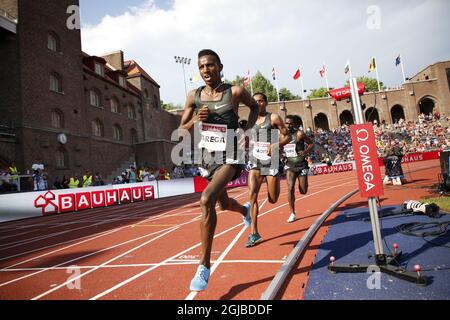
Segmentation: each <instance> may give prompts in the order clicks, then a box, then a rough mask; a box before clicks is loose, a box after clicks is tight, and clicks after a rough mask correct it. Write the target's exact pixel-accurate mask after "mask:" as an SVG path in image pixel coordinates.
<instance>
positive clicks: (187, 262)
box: [0, 259, 286, 273]
mask: <svg viewBox="0 0 450 320" xmlns="http://www.w3.org/2000/svg"><path fill="white" fill-rule="evenodd" d="M199 261H200V260H176V259H175V260H172V261H168V262H167V263H165V264H163V265H164V266H181V265H192V264H194V265H195V264H198V263H199ZM215 262H216V260H211V263H215ZM284 262H286V260H222V261H221V262H220V263H221V264H231V263H241V264H260V263H264V264H283V263H284ZM157 264H158V263H140V264H139V263H137V264H117V265H115V264H110V265H107V266H77V265H75V266H68V267H42V268H18V269H8V270H0V273H1V272H3V273H13V272H32V271H46V270H49V269H52V270H73V269H74V268H77V269H80V270H83V269H94V268H98V269H122V268H123V269H126V268H148V267H153V266H156V265H157Z"/></svg>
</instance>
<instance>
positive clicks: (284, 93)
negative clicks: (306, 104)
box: [280, 88, 301, 101]
mask: <svg viewBox="0 0 450 320" xmlns="http://www.w3.org/2000/svg"><path fill="white" fill-rule="evenodd" d="M300 99H301V98H300V97H299V96H297V95H294V94H293V93H292V92H290V91H289V90H288V89H286V88H281V89H280V100H281V101H291V100H300Z"/></svg>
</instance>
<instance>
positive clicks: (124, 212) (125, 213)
mask: <svg viewBox="0 0 450 320" xmlns="http://www.w3.org/2000/svg"><path fill="white" fill-rule="evenodd" d="M146 204H148V203H146ZM164 207H165V206H164ZM161 208H162V207H159V206H158V207H152V208H150V209H149V210H148V211H146V210H147V208H146V207H145V206H140V207H139V209H138V211H137V213H135V214H133V215H130V214H129V211H130V208H126V207H121V208H120V207H116V210H114V211H113V212H108V213H107V214H106V215H102V216H100V217H97V216H95V217H91V218H92V219H97V218H102V217H103V219H102V220H100V222H98V223H96V224H93V225H90V224H88V225H85V226H81V227H78V228H71V229H69V230H63V231H60V232H56V233H50V234H48V233H47V234H44V235H41V236H37V237H34V238H28V239H23V240H18V241H15V242H9V243H3V244H0V247H5V246H9V247H6V248H1V249H0V251H3V250H7V249H10V248H13V247H17V246H19V245H22V244H27V243H30V242H35V241H39V240H43V239H48V238H52V237H55V236H59V235H61V234H65V233H69V232H72V231H75V230H82V229H86V228H90V227H92V226H97V225H103V224H107V223H113V222H118V221H122V219H124V218H125V217H126V219H133V218H134V219H136V218H137V219H139V218H140V217H141V216H147V215H148V214H152V213H154V212H156V211H161ZM133 209H136V208H133ZM175 210H176V209H175ZM118 214H119V216H118ZM109 217H115V218H112V219H107V218H109ZM105 219H107V220H105ZM81 221H82V222H81V223H83V224H85V223H87V222H91V221H89V220H87V219H86V220H81ZM63 227H64V226H63ZM32 232H35V231H32Z"/></svg>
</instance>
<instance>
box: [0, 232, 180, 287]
mask: <svg viewBox="0 0 450 320" xmlns="http://www.w3.org/2000/svg"><path fill="white" fill-rule="evenodd" d="M171 229H172V228H168V229H164V230H159V231H156V232H152V233H149V234H146V235H145V236H141V237H138V238H135V239H131V240H128V241H125V242H122V243H119V244H115V245H113V246H110V247H108V248H104V249H101V250H97V251H94V252H91V253H89V254H86V255H83V256H79V257H76V258H74V259H71V260H68V261H64V262H61V263H59V264H56V265H54V266H52V267H49V268H43V269H42V270H40V271H37V272H35V273H31V274H27V275H24V276H22V277H20V278H15V279H12V280H10V281H7V282H3V283H0V287H3V286H6V285H8V284H11V283H14V282H17V281H20V280H23V279H26V278H29V277H32V276H35V275H37V274H40V273H42V272H45V271H49V270H53V269H55V268H57V267H61V266H63V265H65V264H68V263H72V262H74V261H77V260H80V259H84V258H87V257H91V256H93V255H95V254H99V253H102V252H105V251H108V250H112V249H115V248H118V247H121V246H123V245H127V244H129V243H131V242H135V241H138V240H142V239H145V238H148V237H151V236H154V235H156V234H159V233H161V232H164V231H167V230H171ZM33 260H34V259H33ZM5 270H6V271H8V270H11V269H2V270H1V271H5Z"/></svg>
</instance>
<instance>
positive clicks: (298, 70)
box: [294, 69, 301, 80]
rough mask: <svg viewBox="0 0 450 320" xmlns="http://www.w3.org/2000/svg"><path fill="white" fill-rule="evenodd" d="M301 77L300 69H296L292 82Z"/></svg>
mask: <svg viewBox="0 0 450 320" xmlns="http://www.w3.org/2000/svg"><path fill="white" fill-rule="evenodd" d="M300 77H301V73H300V69H297V71H296V72H295V74H294V80H298V79H299V78H300Z"/></svg>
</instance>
